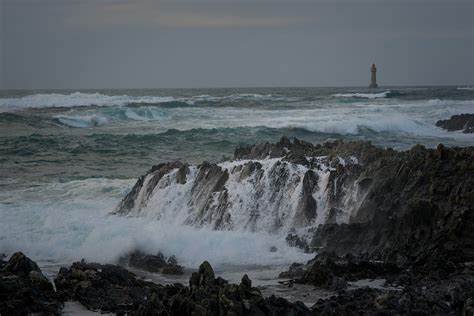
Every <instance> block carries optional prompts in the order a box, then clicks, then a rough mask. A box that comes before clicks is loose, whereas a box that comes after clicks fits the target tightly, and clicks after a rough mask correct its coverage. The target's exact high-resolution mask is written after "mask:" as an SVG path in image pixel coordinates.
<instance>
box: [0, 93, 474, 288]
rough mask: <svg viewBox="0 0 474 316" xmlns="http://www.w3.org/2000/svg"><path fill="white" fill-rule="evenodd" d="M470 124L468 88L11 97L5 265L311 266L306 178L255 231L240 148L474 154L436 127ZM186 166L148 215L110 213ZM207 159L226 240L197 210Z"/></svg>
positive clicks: (0, 141) (472, 101)
mask: <svg viewBox="0 0 474 316" xmlns="http://www.w3.org/2000/svg"><path fill="white" fill-rule="evenodd" d="M461 113H474V91H473V90H472V89H471V88H470V87H433V88H430V87H416V88H413V87H407V88H400V87H396V88H393V87H392V88H389V89H380V90H377V91H370V90H367V89H358V88H275V89H270V88H261V89H187V90H186V89H185V90H173V89H170V90H98V91H39V92H38V91H2V92H0V162H1V163H0V187H1V188H2V190H0V217H1V218H2V220H1V221H0V253H6V254H11V253H13V252H15V251H23V252H25V253H27V254H28V255H29V256H30V257H31V258H33V259H34V260H36V261H38V262H40V263H41V264H42V265H43V267H52V268H50V270H48V268H47V269H46V270H47V271H51V275H53V272H52V271H53V270H55V269H57V268H58V267H59V266H60V265H67V264H70V263H71V262H73V261H75V260H80V259H82V258H85V259H86V260H90V261H98V262H104V263H105V262H115V261H116V260H117V259H118V257H120V256H121V255H123V254H124V253H126V252H129V251H132V250H134V249H142V250H144V251H147V252H152V253H156V252H158V251H161V252H162V253H163V254H165V255H167V256H169V255H175V256H176V257H177V258H178V261H179V263H180V264H182V265H184V266H185V267H186V268H191V269H192V268H196V267H197V266H198V265H199V264H200V263H201V262H202V261H203V260H208V261H210V262H211V264H212V265H213V266H215V267H216V269H217V270H218V271H219V270H221V271H227V272H228V273H231V272H232V269H234V270H235V269H236V268H235V267H236V266H240V267H247V268H248V267H253V269H256V267H262V266H264V267H282V266H285V265H289V264H291V263H292V262H305V261H306V260H309V259H310V258H311V257H312V256H311V255H309V254H305V253H304V252H303V251H301V250H300V249H297V248H294V247H290V246H288V244H287V243H286V241H285V237H286V236H287V234H288V232H289V231H291V229H292V228H294V227H295V226H296V227H297V228H305V227H307V226H308V227H309V226H312V225H316V224H320V223H322V222H323V219H324V212H326V211H327V210H325V209H324V207H322V208H321V209H318V211H320V212H321V214H318V217H316V220H315V221H313V222H311V223H306V224H304V225H299V226H298V225H296V224H295V216H296V215H295V214H296V213H295V211H296V209H297V207H298V199H299V195H300V191H301V183H302V181H303V176H304V174H305V172H307V170H306V169H304V170H303V169H291V170H289V173H290V175H291V176H292V177H293V178H292V179H295V180H294V181H293V182H291V181H290V182H288V184H287V185H288V187H287V188H286V189H285V190H286V191H285V192H283V193H282V194H283V195H282V196H283V197H282V199H284V198H285V197H286V198H287V200H285V203H281V204H278V205H271V204H268V205H266V207H264V206H262V207H261V208H260V211H261V212H262V214H265V216H262V217H261V221H257V222H256V223H254V224H252V225H251V224H249V222H248V218H249V217H251V216H252V215H251V214H250V213H249V210H250V208H251V206H252V205H254V204H255V203H256V202H255V201H256V197H255V196H254V195H253V193H254V191H253V188H254V187H252V186H251V185H250V183H251V181H254V182H252V183H254V184H255V183H256V181H257V180H256V179H253V178H249V179H245V180H241V179H240V174H239V173H232V170H233V169H234V168H236V167H238V166H242V165H243V164H245V163H246V162H248V161H232V162H231V161H229V160H228V159H226V157H232V156H233V151H234V149H235V148H236V147H237V146H239V145H242V144H253V143H259V142H262V141H272V142H275V141H277V140H278V139H279V138H280V137H281V136H283V135H287V136H289V137H298V138H300V139H303V140H306V141H310V142H313V143H320V142H325V141H329V140H336V139H343V140H370V141H372V142H373V143H374V144H376V145H379V146H382V147H392V148H395V149H399V150H404V149H408V148H410V147H411V146H414V145H416V144H422V145H424V146H427V147H435V146H437V145H438V144H439V143H444V144H446V145H449V146H468V145H471V146H472V145H474V137H473V136H472V134H471V135H469V134H462V133H460V132H446V131H444V130H442V129H440V128H438V127H436V126H435V122H436V121H437V120H440V119H446V118H449V117H450V116H451V115H455V114H461ZM322 159H324V158H322ZM175 160H180V161H182V162H187V163H189V164H190V167H189V168H190V173H189V176H188V179H189V182H188V183H187V184H186V185H187V186H186V185H176V184H173V185H166V183H165V181H168V182H169V181H170V180H169V179H168V180H166V179H163V180H162V181H164V182H162V183H161V184H160V185H161V186H160V189H157V190H155V191H154V194H153V195H152V196H151V198H150V199H149V200H147V201H146V203H144V204H143V207H141V208H139V209H138V208H137V209H136V210H134V211H133V212H132V214H129V216H117V215H111V213H113V212H114V211H116V209H117V206H118V205H119V203H120V201H121V200H122V199H123V198H124V197H125V196H126V195H127V194H128V193H129V192H130V190H131V189H132V187H133V186H134V184H135V183H136V181H137V178H139V177H140V176H142V175H144V174H145V173H146V172H147V171H148V170H149V169H150V167H151V166H152V165H155V164H158V163H161V162H167V161H175ZM204 160H207V161H210V162H215V163H218V164H219V166H220V167H221V168H222V169H223V170H228V172H229V177H230V180H229V182H228V183H229V184H228V185H229V187H228V190H229V192H231V193H230V196H229V200H230V201H231V202H232V203H233V205H235V207H233V208H232V209H231V210H230V212H231V215H232V218H235V219H236V221H235V222H234V223H233V224H229V225H227V226H223V227H220V228H218V229H216V227H214V226H213V225H203V224H202V223H200V222H199V221H198V220H197V218H196V217H195V215H196V214H195V213H193V208H190V207H189V205H190V203H189V201H190V199H191V188H192V184H193V182H192V181H193V179H194V178H195V177H196V176H197V173H198V171H197V169H196V166H197V165H198V164H200V163H202V161H204ZM260 163H261V164H262V170H264V176H263V177H264V178H263V179H267V180H268V181H266V182H264V181H263V180H262V182H259V184H258V185H260V187H261V188H263V189H262V190H264V191H265V192H269V191H270V190H271V186H272V182H271V178H270V176H269V174H270V170H271V169H272V167H273V166H274V165H275V163H276V161H275V160H271V159H267V160H263V161H261V162H260ZM344 163H351V161H349V160H347V161H344ZM322 166H323V167H321V168H319V169H317V170H316V171H317V173H318V177H319V182H318V185H319V190H318V191H317V192H315V193H314V197H315V198H316V199H318V203H319V204H321V205H324V201H325V199H326V198H327V196H326V195H327V191H326V190H325V188H326V184H327V183H326V182H327V177H328V169H325V168H329V167H328V166H327V165H322ZM171 176H173V174H172V175H171ZM265 177H267V178H265ZM325 181H326V182H325ZM252 185H253V184H252ZM264 200H269V199H268V198H265V199H264ZM348 205H350V203H349V204H348ZM273 211H275V212H276V211H278V214H277V213H273ZM349 211H350V210H349V208H348V212H349ZM277 219H278V221H281V222H282V223H281V226H279V227H280V228H279V229H274V227H275V225H274V223H275V221H276V220H277ZM199 223H200V224H199ZM229 267H232V268H229ZM257 279H258V278H257ZM257 282H258V281H257Z"/></svg>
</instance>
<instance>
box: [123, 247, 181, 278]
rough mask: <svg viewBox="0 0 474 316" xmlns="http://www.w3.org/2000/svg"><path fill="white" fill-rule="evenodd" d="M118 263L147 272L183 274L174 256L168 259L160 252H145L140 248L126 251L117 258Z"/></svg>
mask: <svg viewBox="0 0 474 316" xmlns="http://www.w3.org/2000/svg"><path fill="white" fill-rule="evenodd" d="M119 264H121V265H123V266H125V267H133V268H137V269H141V270H145V271H148V272H161V273H163V274H174V275H179V274H183V273H184V271H183V267H182V266H180V265H178V262H177V260H176V257H174V256H170V257H169V258H168V259H166V257H165V256H164V255H163V254H162V253H161V252H160V253H158V254H157V255H150V254H146V253H144V252H142V251H140V250H135V251H133V252H131V253H128V254H126V255H124V256H122V257H120V259H119Z"/></svg>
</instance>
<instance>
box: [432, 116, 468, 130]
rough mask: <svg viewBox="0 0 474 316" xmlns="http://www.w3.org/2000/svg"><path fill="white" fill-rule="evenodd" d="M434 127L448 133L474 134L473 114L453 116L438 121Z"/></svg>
mask: <svg viewBox="0 0 474 316" xmlns="http://www.w3.org/2000/svg"><path fill="white" fill-rule="evenodd" d="M436 126H438V127H441V128H443V129H445V130H447V131H449V132H452V131H462V132H463V133H466V134H467V133H474V114H459V115H453V116H451V118H449V119H447V120H439V121H437V122H436Z"/></svg>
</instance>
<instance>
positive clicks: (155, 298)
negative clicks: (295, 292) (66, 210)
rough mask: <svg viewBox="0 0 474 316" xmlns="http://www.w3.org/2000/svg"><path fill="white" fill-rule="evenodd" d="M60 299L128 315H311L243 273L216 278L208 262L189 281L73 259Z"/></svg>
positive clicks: (59, 281) (60, 280)
mask: <svg viewBox="0 0 474 316" xmlns="http://www.w3.org/2000/svg"><path fill="white" fill-rule="evenodd" d="M55 284H56V287H57V289H58V291H59V293H60V294H61V295H62V297H63V299H70V300H77V301H79V302H81V303H82V304H83V305H84V306H86V307H87V308H88V309H91V310H97V311H101V312H113V313H117V314H124V313H127V314H128V315H311V311H310V310H309V309H308V308H307V307H306V306H305V305H304V304H303V303H301V302H296V303H290V302H288V301H287V300H285V299H283V298H276V297H270V298H264V297H263V296H262V294H261V293H260V291H259V290H258V289H257V288H254V287H252V281H251V280H250V279H249V278H248V276H247V275H244V276H243V278H242V281H241V283H240V284H239V285H237V284H229V283H228V282H227V281H226V280H224V279H222V278H219V277H218V278H216V277H215V274H214V270H213V269H212V267H211V265H210V264H209V263H208V262H203V264H201V266H200V267H199V270H198V272H195V273H193V275H192V276H191V279H190V281H189V287H185V286H183V285H180V284H175V285H167V286H161V285H158V284H154V283H151V282H147V281H143V280H141V279H139V278H138V277H137V276H135V275H134V274H133V273H131V272H129V271H127V270H125V269H124V268H121V267H119V266H114V265H100V264H96V263H85V262H77V263H74V264H73V265H72V266H71V267H70V268H69V269H66V268H62V269H61V271H60V272H59V274H58V277H57V278H56V280H55Z"/></svg>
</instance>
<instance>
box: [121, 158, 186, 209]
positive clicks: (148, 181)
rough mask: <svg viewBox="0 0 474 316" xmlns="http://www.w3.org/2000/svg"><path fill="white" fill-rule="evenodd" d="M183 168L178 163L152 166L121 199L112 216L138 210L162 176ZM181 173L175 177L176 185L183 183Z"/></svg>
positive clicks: (181, 164)
mask: <svg viewBox="0 0 474 316" xmlns="http://www.w3.org/2000/svg"><path fill="white" fill-rule="evenodd" d="M184 166H185V165H183V163H181V162H180V161H174V162H168V163H161V164H158V165H155V166H153V167H152V168H151V169H150V171H148V172H147V174H145V175H144V176H142V177H140V178H139V179H138V181H137V183H135V185H134V186H133V188H132V190H131V191H130V192H129V193H128V194H127V195H126V196H125V198H123V200H122V201H121V202H120V204H119V205H118V206H117V208H116V209H115V210H114V211H113V214H128V213H130V212H132V211H133V210H134V209H137V208H140V207H141V206H142V205H143V204H144V203H146V201H147V199H148V197H149V196H150V195H151V193H152V192H153V190H154V189H155V186H156V184H157V183H158V182H159V181H160V179H161V178H162V177H163V176H164V175H166V174H167V173H169V172H170V171H171V170H174V169H177V168H179V169H180V170H182V169H181V168H185V167H184ZM182 173H183V171H181V172H180V175H179V177H177V181H178V183H181V182H180V181H185V179H183V175H182ZM184 177H185V176H184ZM178 178H179V179H178ZM140 193H142V194H140ZM139 197H141V199H139Z"/></svg>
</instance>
